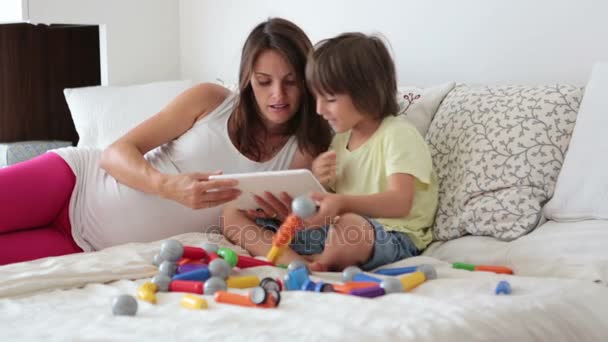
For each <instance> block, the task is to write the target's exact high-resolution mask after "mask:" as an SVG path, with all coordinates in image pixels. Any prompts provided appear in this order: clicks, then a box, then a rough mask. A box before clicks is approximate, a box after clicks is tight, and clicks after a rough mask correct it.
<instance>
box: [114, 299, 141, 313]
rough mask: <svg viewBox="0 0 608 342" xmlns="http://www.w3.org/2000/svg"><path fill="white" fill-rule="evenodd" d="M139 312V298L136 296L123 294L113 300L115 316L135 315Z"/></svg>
mask: <svg viewBox="0 0 608 342" xmlns="http://www.w3.org/2000/svg"><path fill="white" fill-rule="evenodd" d="M136 313H137V300H136V299H135V297H133V296H131V295H128V294H122V295H120V296H118V297H116V298H114V300H113V301H112V314H113V315H114V316H135V314H136Z"/></svg>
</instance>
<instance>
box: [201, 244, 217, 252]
mask: <svg viewBox="0 0 608 342" xmlns="http://www.w3.org/2000/svg"><path fill="white" fill-rule="evenodd" d="M201 248H202V249H204V250H205V252H207V254H209V253H211V252H213V253H217V250H218V249H219V248H218V247H217V245H216V244H215V243H213V242H203V243H202V244H201Z"/></svg>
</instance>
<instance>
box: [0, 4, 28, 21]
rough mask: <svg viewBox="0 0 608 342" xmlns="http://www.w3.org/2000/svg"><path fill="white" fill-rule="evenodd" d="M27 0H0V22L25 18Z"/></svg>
mask: <svg viewBox="0 0 608 342" xmlns="http://www.w3.org/2000/svg"><path fill="white" fill-rule="evenodd" d="M26 6H27V0H0V23H10V22H19V21H23V20H25V19H27V7H26Z"/></svg>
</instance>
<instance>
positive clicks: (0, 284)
mask: <svg viewBox="0 0 608 342" xmlns="http://www.w3.org/2000/svg"><path fill="white" fill-rule="evenodd" d="M176 239H178V240H179V241H181V242H182V243H183V244H185V245H192V246H196V245H200V244H202V243H203V242H205V241H212V242H215V243H218V244H219V245H220V246H226V247H232V248H234V249H235V251H237V252H239V253H243V251H242V250H240V249H238V247H236V246H232V245H230V243H229V242H227V241H226V240H224V239H223V238H222V237H221V236H219V235H215V234H199V233H191V234H185V235H180V236H177V237H176ZM159 248H160V242H153V243H146V244H127V245H122V246H117V247H112V248H109V249H106V250H103V251H99V252H94V253H90V254H84V255H69V256H63V257H55V258H47V259H41V260H37V261H31V262H26V263H21V264H14V265H9V266H5V267H2V268H0V297H2V298H3V299H0V312H1V316H0V317H1V318H0V322H1V323H2V324H1V325H0V335H1V336H3V340H11V341H12V340H17V339H24V340H40V339H43V338H48V337H52V338H53V339H57V340H133V339H136V340H166V339H167V338H175V339H178V340H194V339H201V338H202V339H209V340H211V339H222V340H242V339H247V340H275V339H290V340H307V341H309V340H320V339H331V340H337V339H339V340H346V339H349V340H351V339H352V340H370V339H390V340H404V339H422V340H424V341H445V340H448V339H453V340H462V341H488V340H492V341H508V340H528V341H529V340H553V341H575V340H576V341H592V340H596V341H597V340H602V339H603V338H604V337H605V336H608V326H607V325H606V324H605V317H606V316H607V315H608V295H607V291H608V289H606V288H605V287H604V286H602V285H599V284H595V283H593V282H590V281H586V280H575V279H564V278H557V277H555V278H553V277H532V276H501V275H496V274H493V273H487V272H470V271H465V270H457V269H453V268H451V265H450V264H449V263H446V262H443V261H440V260H439V259H436V258H432V257H428V256H420V257H416V258H412V259H408V260H403V261H401V262H399V263H396V264H394V265H390V266H407V265H419V264H430V265H433V266H435V267H436V269H437V272H438V278H437V279H435V280H429V281H427V282H425V283H424V284H422V285H421V286H419V287H417V288H416V289H414V290H413V291H411V292H410V293H404V294H391V295H386V296H383V297H379V298H375V299H367V298H359V297H354V296H348V295H343V294H337V293H315V292H304V291H289V292H283V293H282V300H281V303H280V305H279V306H278V307H277V308H272V309H265V308H246V307H239V306H233V305H229V304H219V303H215V302H214V301H213V299H212V298H211V297H210V296H205V297H207V300H208V302H209V308H208V309H206V310H189V309H186V308H183V307H181V306H180V305H179V301H180V299H181V297H182V296H183V294H180V293H173V292H171V293H158V296H157V298H158V302H157V304H150V303H147V302H143V301H139V310H138V312H137V314H136V315H135V316H133V317H127V316H120V317H118V316H113V315H112V309H111V302H112V299H113V298H114V297H116V296H118V295H119V294H123V293H127V294H135V293H136V291H137V288H138V286H140V285H141V284H143V283H144V282H145V281H146V280H149V278H150V277H151V276H153V275H154V274H155V273H156V268H155V267H154V266H153V265H152V264H151V260H152V257H153V255H154V254H155V253H157V252H158V250H159ZM512 266H513V267H514V268H515V269H518V267H519V266H520V265H519V264H514V265H512ZM285 273H286V270H284V269H281V268H275V267H268V266H264V267H255V268H250V269H245V270H240V271H233V275H237V274H238V275H250V274H255V275H258V276H259V277H266V276H271V277H280V276H282V275H284V274H285ZM313 279H315V280H320V279H323V280H325V281H329V282H334V283H337V282H339V280H340V279H339V274H336V273H317V274H314V277H313ZM504 279H507V280H508V281H509V282H510V284H511V286H512V290H513V292H512V294H511V295H509V296H504V295H500V296H497V295H495V293H494V289H495V286H496V284H497V282H498V281H500V280H504ZM231 291H236V292H243V291H246V290H231Z"/></svg>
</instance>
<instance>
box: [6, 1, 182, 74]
mask: <svg viewBox="0 0 608 342" xmlns="http://www.w3.org/2000/svg"><path fill="white" fill-rule="evenodd" d="M0 1H6V0H0ZM28 1H29V20H30V21H31V22H32V23H64V24H105V26H104V28H103V32H102V34H101V43H102V51H101V52H102V56H101V57H102V82H103V84H133V83H143V82H149V81H157V80H169V79H178V78H179V77H180V68H179V63H180V61H179V23H178V21H179V17H178V7H179V5H178V3H177V1H175V0H28Z"/></svg>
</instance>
